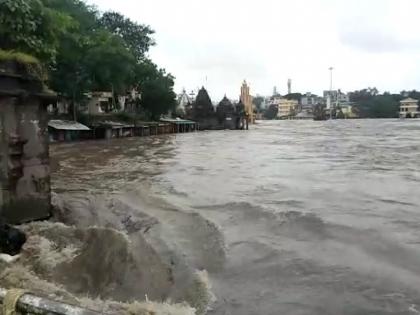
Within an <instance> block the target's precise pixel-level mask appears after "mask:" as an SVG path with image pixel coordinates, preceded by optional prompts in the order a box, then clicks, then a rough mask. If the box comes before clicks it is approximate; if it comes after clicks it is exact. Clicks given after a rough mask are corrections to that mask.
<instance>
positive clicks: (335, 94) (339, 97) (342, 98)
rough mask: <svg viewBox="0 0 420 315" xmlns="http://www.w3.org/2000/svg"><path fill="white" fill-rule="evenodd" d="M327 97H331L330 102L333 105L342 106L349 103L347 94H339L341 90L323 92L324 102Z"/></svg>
mask: <svg viewBox="0 0 420 315" xmlns="http://www.w3.org/2000/svg"><path fill="white" fill-rule="evenodd" d="M328 95H330V97H331V102H332V103H333V105H334V104H336V103H338V104H342V103H348V102H350V96H349V94H348V93H344V92H341V90H333V91H324V100H325V102H326V101H327V99H328Z"/></svg>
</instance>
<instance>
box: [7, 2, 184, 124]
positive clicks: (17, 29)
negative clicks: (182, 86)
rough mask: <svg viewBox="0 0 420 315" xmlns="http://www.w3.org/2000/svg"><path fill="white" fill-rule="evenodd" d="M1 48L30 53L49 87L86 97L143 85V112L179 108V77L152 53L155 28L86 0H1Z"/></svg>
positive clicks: (123, 90)
mask: <svg viewBox="0 0 420 315" xmlns="http://www.w3.org/2000/svg"><path fill="white" fill-rule="evenodd" d="M0 25H1V26H0V48H1V49H4V50H15V51H21V52H25V53H29V54H31V55H33V56H35V57H37V58H38V59H39V60H40V61H41V62H42V63H43V64H44V66H45V67H46V68H47V69H48V71H49V85H50V86H51V87H52V88H53V89H54V90H55V91H57V92H58V93H59V94H61V95H64V96H67V97H70V98H72V99H73V100H81V99H82V98H83V96H84V94H85V92H88V91H92V90H105V91H112V90H113V91H114V92H115V93H116V94H125V93H127V91H129V90H131V89H132V88H133V87H137V88H139V89H140V92H141V94H142V97H143V98H142V100H141V102H140V104H139V105H141V106H142V107H143V108H141V109H140V108H139V111H145V110H146V111H148V112H149V113H150V115H151V116H153V117H154V118H158V117H159V115H161V114H163V113H165V112H167V111H168V110H170V109H172V108H174V107H175V98H176V95H175V93H174V92H173V86H174V77H173V76H172V75H171V74H168V73H166V71H165V70H163V69H160V68H159V67H158V66H157V65H155V64H154V63H153V62H151V61H150V60H149V59H148V57H147V52H148V50H149V48H150V47H151V46H152V45H154V40H153V38H152V37H151V36H152V35H153V33H154V31H153V30H152V29H151V28H150V27H149V26H147V25H143V24H139V23H136V22H134V21H132V20H130V19H128V18H127V17H125V16H123V15H121V14H119V13H116V12H106V13H104V14H102V15H101V14H100V13H99V12H98V11H97V10H96V8H95V7H93V6H89V5H87V4H86V3H85V2H84V1H82V0H0Z"/></svg>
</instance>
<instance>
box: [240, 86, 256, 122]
mask: <svg viewBox="0 0 420 315" xmlns="http://www.w3.org/2000/svg"><path fill="white" fill-rule="evenodd" d="M241 102H242V104H244V107H245V112H246V114H247V116H248V119H249V123H250V124H253V123H255V117H254V109H253V105H252V96H251V95H250V94H249V86H248V84H247V83H246V81H245V80H244V82H243V83H242V87H241Z"/></svg>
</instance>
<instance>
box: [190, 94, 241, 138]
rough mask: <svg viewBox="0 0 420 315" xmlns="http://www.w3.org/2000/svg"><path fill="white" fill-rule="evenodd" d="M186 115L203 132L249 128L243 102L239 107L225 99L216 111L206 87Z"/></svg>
mask: <svg viewBox="0 0 420 315" xmlns="http://www.w3.org/2000/svg"><path fill="white" fill-rule="evenodd" d="M186 115H187V118H188V119H190V120H193V121H196V122H197V123H198V124H199V129H201V130H216V129H217V130H218V129H245V128H246V126H247V123H246V119H247V116H246V112H245V107H244V105H243V104H242V102H239V106H238V105H236V106H234V105H233V104H232V102H231V101H229V99H228V98H227V97H224V98H223V99H222V101H221V102H220V103H219V105H218V106H217V107H216V110H215V108H214V107H213V103H212V101H211V99H210V96H209V94H208V93H207V90H206V89H205V88H204V87H203V88H201V89H200V91H199V92H198V94H197V98H196V99H195V101H194V102H193V104H192V106H191V109H190V110H189V111H188V112H187V113H186Z"/></svg>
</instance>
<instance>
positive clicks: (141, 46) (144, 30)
mask: <svg viewBox="0 0 420 315" xmlns="http://www.w3.org/2000/svg"><path fill="white" fill-rule="evenodd" d="M99 22H100V24H101V26H102V27H104V28H105V29H106V30H108V31H109V32H111V33H112V34H114V35H116V36H119V37H121V38H122V39H123V40H124V44H125V46H126V48H127V49H129V50H130V51H131V53H132V54H133V56H134V57H135V58H136V60H137V61H141V60H143V59H144V55H145V53H146V52H147V51H148V50H149V48H150V46H152V45H154V44H155V42H154V40H153V39H152V37H151V35H153V34H154V31H153V30H152V29H151V28H150V27H149V26H147V25H142V24H138V23H135V22H133V21H131V20H130V19H128V18H126V17H125V16H123V15H121V14H119V13H117V12H105V13H104V14H103V15H102V17H101V18H100V20H99Z"/></svg>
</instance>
